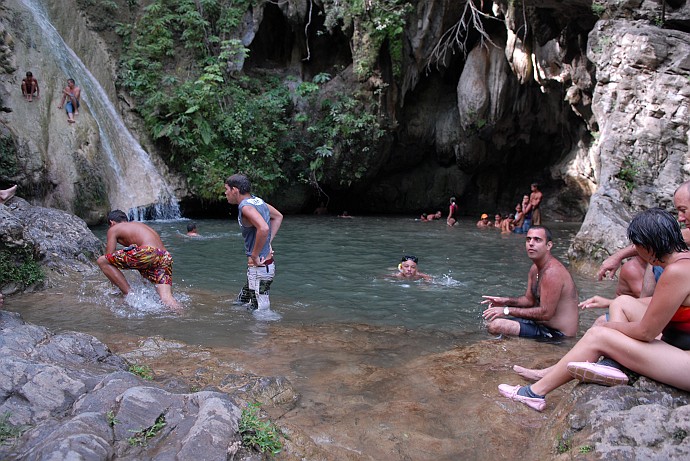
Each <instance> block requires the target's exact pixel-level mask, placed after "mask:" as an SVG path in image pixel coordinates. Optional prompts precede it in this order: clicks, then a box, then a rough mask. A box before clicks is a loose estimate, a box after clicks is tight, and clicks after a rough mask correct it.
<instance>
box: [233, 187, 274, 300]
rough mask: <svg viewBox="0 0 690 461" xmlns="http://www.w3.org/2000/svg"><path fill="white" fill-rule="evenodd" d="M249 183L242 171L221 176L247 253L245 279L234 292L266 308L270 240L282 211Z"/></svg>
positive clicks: (270, 267) (270, 268)
mask: <svg viewBox="0 0 690 461" xmlns="http://www.w3.org/2000/svg"><path fill="white" fill-rule="evenodd" d="M251 189H252V183H251V181H250V180H249V178H248V177H247V176H245V175H243V174H234V175H232V176H230V177H229V178H228V179H226V180H225V197H226V198H227V199H228V203H230V204H233V205H237V207H238V214H237V222H238V223H239V225H240V229H241V230H242V237H243V238H244V250H245V253H246V255H247V281H246V283H245V285H244V287H243V288H242V290H241V291H240V293H239V294H238V295H237V299H236V302H238V303H241V304H246V303H251V308H252V309H254V310H256V309H259V310H262V311H263V310H268V309H270V307H271V301H270V299H269V292H270V288H271V283H272V282H273V277H275V271H276V265H275V262H274V261H273V248H272V247H271V242H272V241H273V239H274V238H275V236H276V234H277V233H278V229H280V225H281V224H282V222H283V215H282V214H281V213H280V211H278V210H277V209H275V208H274V207H272V206H271V205H269V204H268V203H266V202H264V201H263V200H262V199H260V198H259V197H256V196H254V195H252V193H251Z"/></svg>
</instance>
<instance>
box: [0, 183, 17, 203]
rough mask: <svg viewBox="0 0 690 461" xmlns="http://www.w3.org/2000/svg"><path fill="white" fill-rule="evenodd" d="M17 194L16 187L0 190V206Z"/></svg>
mask: <svg viewBox="0 0 690 461" xmlns="http://www.w3.org/2000/svg"><path fill="white" fill-rule="evenodd" d="M15 192H17V185H16V184H15V185H14V186H12V187H10V188H9V189H4V190H0V205H2V204H4V203H5V202H7V201H8V200H9V199H11V198H12V197H14V193H15Z"/></svg>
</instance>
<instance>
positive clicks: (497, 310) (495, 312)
mask: <svg viewBox="0 0 690 461" xmlns="http://www.w3.org/2000/svg"><path fill="white" fill-rule="evenodd" d="M504 316H505V315H504V314H503V307H498V306H493V305H492V304H491V303H489V307H488V308H487V309H486V310H485V311H484V312H482V317H484V320H488V321H489V322H491V321H492V320H494V319H497V318H499V317H504Z"/></svg>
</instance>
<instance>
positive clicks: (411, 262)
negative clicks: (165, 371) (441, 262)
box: [395, 256, 431, 280]
mask: <svg viewBox="0 0 690 461" xmlns="http://www.w3.org/2000/svg"><path fill="white" fill-rule="evenodd" d="M418 261H419V260H418V259H417V257H416V256H403V257H402V260H401V261H400V264H398V273H397V274H395V277H396V278H399V279H407V280H419V279H424V280H431V276H430V275H428V274H425V273H423V272H418V271H417V262H418Z"/></svg>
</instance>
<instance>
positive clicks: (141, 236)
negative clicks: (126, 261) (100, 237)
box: [105, 222, 165, 253]
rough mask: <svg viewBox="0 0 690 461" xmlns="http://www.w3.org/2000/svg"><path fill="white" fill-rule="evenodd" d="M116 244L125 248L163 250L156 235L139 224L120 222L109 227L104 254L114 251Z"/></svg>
mask: <svg viewBox="0 0 690 461" xmlns="http://www.w3.org/2000/svg"><path fill="white" fill-rule="evenodd" d="M118 243H119V244H120V245H123V246H126V247H127V246H130V245H139V246H150V247H154V248H160V249H161V250H165V246H164V245H163V241H162V240H161V238H160V237H159V236H158V233H157V232H156V231H154V230H153V229H151V228H150V227H149V226H147V225H146V224H143V223H140V222H121V223H117V224H114V225H113V226H111V227H110V229H108V234H107V243H106V249H105V251H106V253H112V252H113V251H115V249H116V248H117V244H118Z"/></svg>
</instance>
